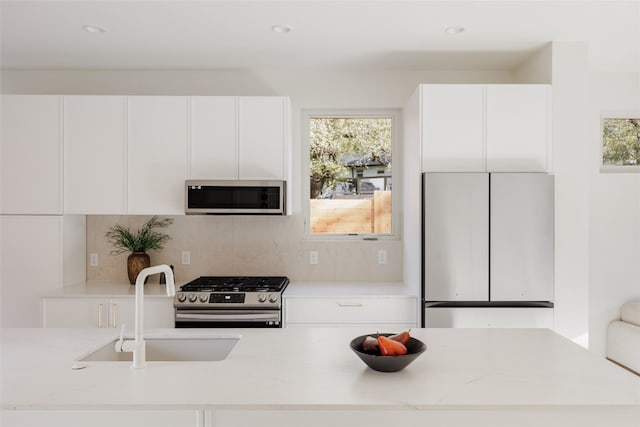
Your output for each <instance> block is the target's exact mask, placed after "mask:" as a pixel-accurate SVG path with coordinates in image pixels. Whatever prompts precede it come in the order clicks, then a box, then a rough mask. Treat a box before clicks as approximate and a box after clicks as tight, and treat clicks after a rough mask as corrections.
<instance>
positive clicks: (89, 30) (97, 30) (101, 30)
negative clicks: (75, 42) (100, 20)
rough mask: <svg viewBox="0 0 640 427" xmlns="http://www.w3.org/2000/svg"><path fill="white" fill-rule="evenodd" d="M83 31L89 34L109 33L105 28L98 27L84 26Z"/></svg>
mask: <svg viewBox="0 0 640 427" xmlns="http://www.w3.org/2000/svg"><path fill="white" fill-rule="evenodd" d="M82 29H83V30H84V31H86V32H87V33H104V32H105V31H107V30H106V29H104V28H103V27H99V26H97V25H83V26H82Z"/></svg>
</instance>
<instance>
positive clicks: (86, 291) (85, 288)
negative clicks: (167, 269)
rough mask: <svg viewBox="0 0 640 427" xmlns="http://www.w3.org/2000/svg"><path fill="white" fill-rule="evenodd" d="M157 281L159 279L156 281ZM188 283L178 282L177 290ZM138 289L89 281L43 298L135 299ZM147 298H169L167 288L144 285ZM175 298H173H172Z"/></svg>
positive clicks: (118, 284) (120, 283)
mask: <svg viewBox="0 0 640 427" xmlns="http://www.w3.org/2000/svg"><path fill="white" fill-rule="evenodd" d="M156 280H157V279H156ZM185 283H186V282H177V283H176V290H178V289H180V286H182V285H184V284H185ZM135 295H136V287H135V286H133V285H130V284H129V283H128V282H113V281H98V280H96V281H88V282H82V283H78V284H75V285H72V286H65V287H62V288H59V289H52V290H49V291H47V292H46V293H44V294H43V295H42V297H43V298H89V297H91V298H93V297H95V298H98V297H101V298H116V297H134V296H135ZM144 296H145V297H164V298H170V297H167V287H166V286H165V285H160V284H158V283H147V284H145V285H144ZM171 298H173V297H171Z"/></svg>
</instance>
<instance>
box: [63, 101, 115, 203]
mask: <svg viewBox="0 0 640 427" xmlns="http://www.w3.org/2000/svg"><path fill="white" fill-rule="evenodd" d="M64 116H65V119H64V159H65V160H64V194H65V200H64V210H65V213H81V214H123V213H125V196H124V191H125V181H124V180H125V176H126V171H125V141H124V135H125V98H124V97H122V96H66V97H65V99H64Z"/></svg>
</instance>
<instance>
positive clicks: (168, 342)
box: [78, 334, 241, 362]
mask: <svg viewBox="0 0 640 427" xmlns="http://www.w3.org/2000/svg"><path fill="white" fill-rule="evenodd" d="M240 337H241V335H233V334H225V335H199V336H197V335H188V336H172V337H153V336H152V337H146V338H145V339H144V340H145V343H146V360H147V362H215V361H220V360H224V359H226V358H227V356H228V355H229V353H231V350H233V348H234V347H235V345H236V344H237V343H238V341H240ZM117 341H118V339H113V340H111V341H109V342H108V343H106V344H105V345H103V346H101V347H99V348H98V349H96V350H94V351H92V352H91V353H89V354H87V355H86V356H84V357H81V358H80V359H78V360H79V361H81V362H131V361H132V360H133V353H130V352H117V351H116V349H115V346H116V342H117Z"/></svg>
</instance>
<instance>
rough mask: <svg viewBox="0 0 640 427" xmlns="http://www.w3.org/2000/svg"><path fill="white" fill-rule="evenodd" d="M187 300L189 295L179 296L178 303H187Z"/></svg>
mask: <svg viewBox="0 0 640 427" xmlns="http://www.w3.org/2000/svg"><path fill="white" fill-rule="evenodd" d="M186 300H187V295H186V294H178V301H179V302H185V301H186Z"/></svg>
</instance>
